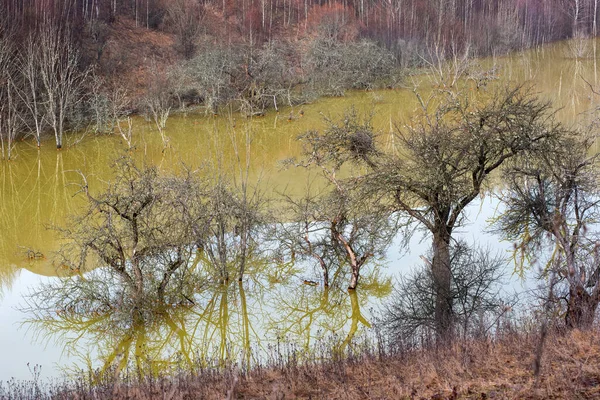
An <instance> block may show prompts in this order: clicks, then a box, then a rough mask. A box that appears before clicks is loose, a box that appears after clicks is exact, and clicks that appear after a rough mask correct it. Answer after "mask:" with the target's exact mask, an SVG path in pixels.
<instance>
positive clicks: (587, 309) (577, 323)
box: [565, 285, 598, 329]
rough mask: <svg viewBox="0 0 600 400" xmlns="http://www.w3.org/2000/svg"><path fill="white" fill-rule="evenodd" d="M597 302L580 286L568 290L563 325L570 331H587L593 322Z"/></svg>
mask: <svg viewBox="0 0 600 400" xmlns="http://www.w3.org/2000/svg"><path fill="white" fill-rule="evenodd" d="M597 307H598V300H597V299H595V298H594V297H592V296H591V295H590V294H589V293H588V292H587V291H586V290H585V288H583V287H582V286H580V285H577V286H575V285H573V286H571V287H570V288H569V301H568V304H567V314H566V315H565V323H566V324H567V327H568V328H570V329H588V328H590V327H591V326H592V323H593V322H594V316H595V315H596V308H597Z"/></svg>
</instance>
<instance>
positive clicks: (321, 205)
mask: <svg viewBox="0 0 600 400" xmlns="http://www.w3.org/2000/svg"><path fill="white" fill-rule="evenodd" d="M325 121H326V123H327V128H326V129H325V130H324V131H323V132H319V131H309V132H307V133H305V134H303V135H302V136H301V137H300V140H302V141H303V142H304V160H303V161H302V162H301V163H300V165H303V166H306V167H308V166H317V167H319V168H320V170H321V171H322V173H323V176H324V177H325V179H326V181H327V182H328V189H327V190H328V191H327V192H326V193H325V195H323V196H322V197H321V198H319V199H318V200H316V201H314V200H311V198H310V196H309V197H308V202H307V203H306V204H305V205H302V203H299V204H300V205H301V207H300V210H301V211H302V212H301V213H300V216H301V217H302V218H301V219H300V220H298V221H296V222H298V223H300V225H301V226H302V225H304V231H305V232H304V234H303V235H304V236H305V240H304V241H305V242H306V234H310V232H308V231H307V229H310V228H309V226H310V224H311V223H313V222H312V221H311V220H314V223H315V224H316V225H313V227H314V228H315V229H317V230H322V229H325V231H326V232H327V234H328V235H329V236H330V243H331V244H330V245H331V246H332V247H333V248H334V249H335V250H336V252H337V253H338V254H342V255H343V259H344V260H345V261H346V262H347V263H348V264H349V266H350V269H351V279H350V283H349V286H348V288H349V289H351V290H354V289H356V287H357V285H358V280H359V277H360V270H361V268H362V266H363V265H364V264H365V263H366V262H367V260H369V259H370V258H373V257H375V256H377V255H380V254H382V253H383V252H385V250H386V249H387V247H388V246H389V244H390V243H391V240H392V239H393V237H394V234H395V232H396V231H397V227H396V222H395V221H394V218H393V216H392V214H391V213H390V212H388V210H387V209H385V208H382V207H380V206H379V205H378V201H377V200H375V201H367V200H366V199H365V196H364V195H363V192H362V190H360V188H359V187H357V186H356V185H355V184H354V182H352V180H350V181H348V180H344V179H341V178H340V176H339V173H340V169H341V167H342V165H344V164H345V163H347V162H354V163H358V164H360V163H363V164H366V165H367V166H370V167H374V166H375V159H376V158H377V155H378V153H377V151H376V150H375V148H374V146H375V142H374V140H375V139H374V132H373V128H372V126H371V122H370V117H365V118H362V119H361V118H360V117H359V116H358V114H357V112H356V110H355V109H350V110H348V111H347V112H346V114H345V115H344V116H343V118H342V121H335V120H333V119H331V118H326V119H325ZM305 207H306V209H305ZM296 208H297V207H296ZM303 209H304V210H303ZM307 224H309V225H307ZM300 237H302V236H300ZM306 244H307V245H309V247H310V244H311V243H310V239H309V242H308V243H306ZM305 251H306V250H305ZM311 255H312V256H313V257H315V256H316V255H317V254H316V253H314V252H313V254H311ZM317 258H318V257H317ZM322 268H323V266H322ZM326 273H327V268H325V269H324V274H326Z"/></svg>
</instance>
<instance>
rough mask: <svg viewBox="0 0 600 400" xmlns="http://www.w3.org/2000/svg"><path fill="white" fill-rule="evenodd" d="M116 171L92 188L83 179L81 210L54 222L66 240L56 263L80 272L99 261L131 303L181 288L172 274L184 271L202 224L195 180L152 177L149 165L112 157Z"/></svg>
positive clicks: (154, 174) (199, 191) (154, 173)
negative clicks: (64, 223) (98, 189)
mask: <svg viewBox="0 0 600 400" xmlns="http://www.w3.org/2000/svg"><path fill="white" fill-rule="evenodd" d="M116 168H117V177H116V179H115V181H114V183H111V184H109V186H108V187H107V189H106V191H105V192H103V193H101V194H100V195H94V194H92V193H93V192H92V190H91V189H90V188H89V187H88V184H87V180H86V179H85V177H83V179H84V181H83V183H82V185H81V191H82V192H83V193H84V194H85V196H86V198H87V200H88V204H89V206H88V210H87V212H85V213H84V214H83V215H81V216H78V217H76V218H74V219H73V223H72V224H70V225H69V226H68V227H66V228H64V229H61V230H60V231H61V232H62V234H63V236H64V237H65V241H66V244H65V245H64V246H63V247H62V249H61V251H60V252H59V254H58V256H57V259H56V261H55V262H56V264H57V265H56V266H57V268H62V269H67V270H70V271H75V272H79V271H80V272H85V271H89V270H91V269H94V268H104V269H106V271H108V272H107V273H109V274H110V275H112V276H114V279H120V280H121V281H122V282H123V290H124V296H125V297H124V299H123V301H128V302H130V303H131V304H132V307H133V306H137V305H139V304H141V303H142V302H144V301H146V300H145V299H146V297H147V296H150V297H149V298H152V297H155V296H158V298H159V299H161V300H164V299H165V296H167V295H168V296H174V297H177V296H183V294H178V293H177V287H178V284H175V283H172V279H173V278H174V277H175V276H177V279H178V280H179V279H185V277H184V275H185V274H186V273H187V272H188V271H189V268H190V260H191V258H192V257H193V254H194V252H195V247H194V244H195V243H197V242H199V241H201V239H200V238H199V235H202V234H205V232H203V228H202V227H204V226H207V225H206V224H207V223H208V216H207V211H206V208H205V207H204V205H203V204H202V202H200V201H199V200H198V199H199V198H201V197H202V188H201V187H200V186H199V184H198V182H197V181H196V180H195V179H193V177H192V175H188V176H186V177H184V178H176V177H172V178H168V177H160V176H159V175H158V172H157V171H156V169H154V168H148V169H143V170H141V169H138V168H137V167H136V166H135V165H134V164H133V162H132V161H131V160H129V159H122V160H119V161H118V162H117V167H116Z"/></svg>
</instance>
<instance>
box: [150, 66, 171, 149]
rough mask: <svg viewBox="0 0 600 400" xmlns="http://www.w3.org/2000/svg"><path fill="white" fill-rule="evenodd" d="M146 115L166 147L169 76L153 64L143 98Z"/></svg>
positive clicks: (169, 98)
mask: <svg viewBox="0 0 600 400" xmlns="http://www.w3.org/2000/svg"><path fill="white" fill-rule="evenodd" d="M143 106H144V108H145V113H146V115H147V116H148V117H149V118H151V119H152V120H153V121H154V125H155V126H156V129H158V133H159V134H160V137H161V139H162V142H163V146H164V147H165V148H166V147H167V145H168V143H169V138H168V137H167V135H166V132H165V129H166V127H167V120H168V119H169V114H170V113H171V107H172V99H171V92H170V87H169V77H168V76H167V74H166V73H165V72H164V71H158V70H157V67H156V66H155V65H154V66H153V68H152V73H151V75H150V77H149V86H148V91H147V93H146V96H145V97H144V99H143Z"/></svg>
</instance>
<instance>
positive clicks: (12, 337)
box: [0, 270, 69, 381]
mask: <svg viewBox="0 0 600 400" xmlns="http://www.w3.org/2000/svg"><path fill="white" fill-rule="evenodd" d="M48 279H53V278H47V277H44V276H39V275H35V274H33V273H31V272H29V271H27V270H20V272H19V273H18V276H17V277H16V279H15V280H16V282H15V284H14V286H13V287H12V289H11V290H8V291H7V292H6V293H5V294H4V298H3V299H2V300H1V303H0V321H2V329H0V346H2V356H1V357H0V380H2V381H7V380H8V379H10V378H12V377H14V378H16V379H32V378H33V377H32V374H31V373H30V370H29V368H31V370H33V367H34V366H35V365H36V364H40V365H42V376H43V377H50V376H57V375H59V371H58V369H57V368H55V366H56V365H64V364H65V363H68V362H69V359H68V357H66V356H65V355H64V354H63V346H61V344H60V343H56V344H55V343H54V342H53V341H50V342H48V338H46V337H44V336H43V335H41V336H39V337H34V335H33V332H31V331H29V330H28V329H27V327H26V326H21V323H22V322H23V313H22V312H21V311H19V310H18V309H17V308H18V307H19V306H21V305H22V304H23V298H22V294H23V293H27V288H31V287H35V286H37V285H39V284H41V283H43V282H44V281H47V280H48ZM27 363H29V367H28V366H27Z"/></svg>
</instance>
